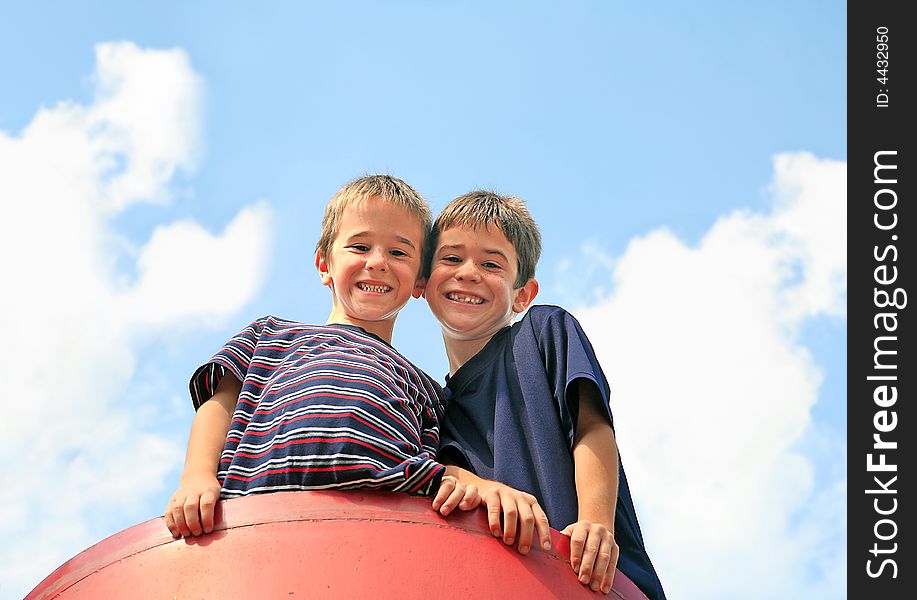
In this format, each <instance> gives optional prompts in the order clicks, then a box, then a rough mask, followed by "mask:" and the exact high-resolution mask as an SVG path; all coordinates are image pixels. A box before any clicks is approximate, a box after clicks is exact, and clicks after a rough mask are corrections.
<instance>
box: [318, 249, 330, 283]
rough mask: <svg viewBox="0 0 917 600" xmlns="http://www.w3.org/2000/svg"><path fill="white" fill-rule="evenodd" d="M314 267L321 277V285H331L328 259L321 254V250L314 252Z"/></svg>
mask: <svg viewBox="0 0 917 600" xmlns="http://www.w3.org/2000/svg"><path fill="white" fill-rule="evenodd" d="M315 269H316V270H317V271H318V275H319V277H321V278H322V285H328V286H330V285H331V283H332V282H331V265H330V264H328V260H327V259H325V257H324V256H322V253H321V252H316V253H315Z"/></svg>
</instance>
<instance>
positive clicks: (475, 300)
mask: <svg viewBox="0 0 917 600" xmlns="http://www.w3.org/2000/svg"><path fill="white" fill-rule="evenodd" d="M446 298H448V299H449V300H452V301H453V302H461V303H462V304H484V299H483V298H479V297H477V296H468V295H466V294H455V293H451V292H450V293H448V294H446Z"/></svg>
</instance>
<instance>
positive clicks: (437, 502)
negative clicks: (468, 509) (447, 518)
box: [433, 476, 456, 511]
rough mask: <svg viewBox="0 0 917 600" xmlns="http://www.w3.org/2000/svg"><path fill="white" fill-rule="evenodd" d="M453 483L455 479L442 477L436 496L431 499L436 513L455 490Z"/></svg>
mask: <svg viewBox="0 0 917 600" xmlns="http://www.w3.org/2000/svg"><path fill="white" fill-rule="evenodd" d="M455 483H456V482H455V479H453V478H452V477H449V476H445V477H443V479H442V482H441V483H440V484H439V490H437V492H436V496H434V498H433V510H436V511H438V510H439V509H440V507H441V506H442V505H443V502H445V501H446V500H447V499H448V498H449V494H451V493H452V490H454V489H455Z"/></svg>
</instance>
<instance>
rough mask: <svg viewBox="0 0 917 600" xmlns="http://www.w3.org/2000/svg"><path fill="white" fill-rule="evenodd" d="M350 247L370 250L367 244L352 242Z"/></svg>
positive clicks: (358, 249)
mask: <svg viewBox="0 0 917 600" xmlns="http://www.w3.org/2000/svg"><path fill="white" fill-rule="evenodd" d="M350 248H351V249H353V250H357V251H359V252H368V251H369V246H367V245H366V244H351V245H350Z"/></svg>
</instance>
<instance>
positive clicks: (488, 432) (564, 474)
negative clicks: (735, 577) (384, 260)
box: [424, 191, 665, 600]
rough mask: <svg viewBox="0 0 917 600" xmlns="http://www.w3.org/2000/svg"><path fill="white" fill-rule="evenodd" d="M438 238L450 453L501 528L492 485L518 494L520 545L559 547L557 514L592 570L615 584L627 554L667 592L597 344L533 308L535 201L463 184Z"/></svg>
mask: <svg viewBox="0 0 917 600" xmlns="http://www.w3.org/2000/svg"><path fill="white" fill-rule="evenodd" d="M428 248H429V253H428V256H427V259H426V262H425V264H426V266H427V269H428V273H429V276H428V279H427V285H426V289H425V292H424V296H425V298H426V300H427V303H428V304H429V305H430V309H431V310H432V311H433V314H434V315H435V316H436V318H437V319H438V320H439V322H440V326H441V328H442V332H443V340H444V342H445V346H446V354H447V357H448V359H449V377H448V378H447V385H446V387H445V392H446V397H447V400H448V407H447V410H446V416H445V421H444V425H443V430H442V446H441V449H440V453H439V458H440V460H441V461H442V462H444V463H446V464H449V465H454V466H453V467H452V468H451V469H450V472H453V473H456V474H457V476H458V478H459V480H460V481H463V482H464V483H466V484H469V485H475V486H476V487H477V489H478V491H479V493H480V495H481V498H482V499H484V501H485V503H486V504H487V506H488V509H489V517H490V520H491V526H492V530H493V531H494V534H495V535H498V534H499V533H501V532H500V528H499V521H498V519H499V514H497V515H496V517H497V522H496V523H495V521H494V518H493V517H494V515H493V513H494V512H495V511H494V510H493V507H494V506H495V505H498V504H499V502H495V501H494V500H493V497H494V496H495V495H501V496H502V497H503V498H505V500H503V502H502V504H503V516H504V519H505V520H506V521H508V522H511V523H510V525H511V526H510V527H509V529H510V532H509V535H507V532H506V527H504V531H502V534H503V538H504V541H505V542H507V543H513V542H514V539H513V536H514V535H515V533H516V526H515V523H514V522H515V521H516V519H517V518H518V522H519V526H518V532H519V535H520V540H519V546H520V551H523V552H525V551H527V549H528V547H529V545H530V543H531V538H532V529H533V527H534V528H535V529H537V530H538V536H539V538H540V539H541V540H542V545H543V547H546V544H544V541H545V535H544V533H545V527H544V523H543V521H542V518H543V516H544V515H545V514H546V516H547V518H548V520H550V522H551V524H552V525H553V526H555V527H563V528H564V529H563V531H562V533H564V534H566V535H569V536H570V538H571V565H572V567H573V570H574V571H575V572H576V573H577V575H578V577H579V580H580V582H581V583H583V584H585V585H589V586H590V587H591V588H592V589H593V590H601V591H602V592H604V593H608V592H609V591H610V589H611V585H612V579H613V576H614V572H615V567H616V566H617V568H618V569H620V570H621V572H622V573H624V574H625V575H627V576H628V577H629V578H630V579H631V580H632V581H633V582H634V583H635V584H637V586H638V587H639V588H640V589H641V590H642V591H643V592H644V593H645V594H646V595H647V596H648V597H649V598H652V599H654V600H655V599H657V598H664V597H665V595H664V592H663V590H662V585H661V583H660V582H659V578H658V576H657V575H656V573H655V570H654V568H653V566H652V563H651V562H650V560H649V557H648V556H647V553H646V549H645V548H644V544H643V538H642V534H641V531H640V526H639V523H638V522H637V517H636V513H635V511H634V507H633V502H632V500H631V497H630V490H629V487H628V484H627V478H626V476H625V474H624V470H623V467H622V466H621V463H620V461H619V458H618V451H617V445H616V442H615V436H614V430H613V428H612V417H611V412H610V409H609V404H608V402H609V386H608V382H607V381H606V379H605V376H604V374H603V373H602V369H601V367H600V365H599V363H598V360H597V359H596V356H595V352H594V351H593V349H592V346H591V344H590V343H589V341H588V339H587V338H586V335H585V333H584V332H583V330H582V329H581V327H580V326H579V323H577V321H576V319H574V318H573V316H572V315H570V314H569V313H567V312H566V311H564V310H563V309H562V308H559V307H555V306H534V307H532V308H530V309H529V306H530V304H531V303H532V301H533V300H534V298H535V296H536V295H537V293H538V282H537V281H536V280H535V279H534V274H535V273H534V271H535V265H536V264H537V262H538V257H539V255H540V251H541V240H540V234H539V233H538V228H537V226H536V224H535V222H534V220H533V219H532V217H531V215H530V214H529V212H528V210H527V209H526V207H525V204H524V203H523V202H522V201H521V200H518V199H516V198H511V197H505V196H499V195H497V194H494V193H491V192H483V191H478V192H471V193H469V194H466V195H464V196H461V197H459V198H457V199H455V200H454V201H452V203H450V204H449V206H447V207H446V209H445V210H444V211H443V212H442V214H440V216H439V217H438V218H437V220H436V222H435V223H434V226H433V235H432V237H431V243H430V244H429V246H428ZM526 309H529V310H528V312H527V313H526V315H525V316H524V317H523V318H522V319H521V320H520V321H518V322H516V323H513V321H514V319H515V317H516V315H518V314H520V313H523V312H525V311H526ZM455 467H460V469H456V468H455ZM517 490H518V491H517ZM514 502H515V504H514ZM542 508H543V512H542ZM508 509H509V510H508ZM517 513H518V514H517ZM507 517H509V518H507ZM494 525H496V526H494ZM522 538H525V539H522Z"/></svg>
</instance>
